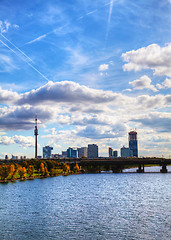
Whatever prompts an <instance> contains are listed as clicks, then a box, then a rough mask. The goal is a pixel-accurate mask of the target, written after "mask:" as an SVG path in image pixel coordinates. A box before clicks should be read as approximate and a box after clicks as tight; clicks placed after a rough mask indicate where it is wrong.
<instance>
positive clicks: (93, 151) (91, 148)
mask: <svg viewBox="0 0 171 240" xmlns="http://www.w3.org/2000/svg"><path fill="white" fill-rule="evenodd" d="M88 158H98V146H97V145H96V144H88Z"/></svg>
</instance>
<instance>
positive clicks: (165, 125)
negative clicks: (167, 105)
mask: <svg viewBox="0 0 171 240" xmlns="http://www.w3.org/2000/svg"><path fill="white" fill-rule="evenodd" d="M132 121H135V122H140V123H141V124H142V125H144V126H147V127H150V128H152V129H154V130H155V131H157V132H167V133H169V132H171V124H170V123H171V113H149V114H147V115H144V116H142V117H138V118H137V119H132Z"/></svg>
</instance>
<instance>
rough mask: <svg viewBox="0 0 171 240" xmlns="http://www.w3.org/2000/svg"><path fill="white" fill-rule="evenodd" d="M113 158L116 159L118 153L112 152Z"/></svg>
mask: <svg viewBox="0 0 171 240" xmlns="http://www.w3.org/2000/svg"><path fill="white" fill-rule="evenodd" d="M113 157H114V158H117V157H118V151H116V150H115V151H113Z"/></svg>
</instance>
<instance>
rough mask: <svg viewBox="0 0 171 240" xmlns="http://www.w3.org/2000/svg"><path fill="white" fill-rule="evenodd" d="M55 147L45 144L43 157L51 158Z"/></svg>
mask: <svg viewBox="0 0 171 240" xmlns="http://www.w3.org/2000/svg"><path fill="white" fill-rule="evenodd" d="M52 150H53V147H49V146H45V147H43V158H46V159H49V158H51V153H52Z"/></svg>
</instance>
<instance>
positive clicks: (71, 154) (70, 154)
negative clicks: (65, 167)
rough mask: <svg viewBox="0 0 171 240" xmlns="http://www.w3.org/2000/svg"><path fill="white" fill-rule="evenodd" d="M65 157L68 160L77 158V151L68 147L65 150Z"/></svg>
mask: <svg viewBox="0 0 171 240" xmlns="http://www.w3.org/2000/svg"><path fill="white" fill-rule="evenodd" d="M67 157H68V158H77V157H78V151H77V149H73V148H71V147H69V148H68V149H67Z"/></svg>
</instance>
